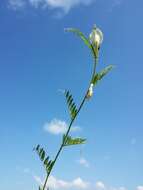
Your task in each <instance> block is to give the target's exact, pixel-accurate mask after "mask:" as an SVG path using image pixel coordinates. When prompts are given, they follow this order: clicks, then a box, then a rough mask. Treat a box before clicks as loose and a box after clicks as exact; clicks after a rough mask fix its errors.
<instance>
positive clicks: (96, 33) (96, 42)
mask: <svg viewBox="0 0 143 190" xmlns="http://www.w3.org/2000/svg"><path fill="white" fill-rule="evenodd" d="M89 40H90V42H91V43H92V45H93V46H94V47H98V48H100V45H101V43H102V42H103V33H102V31H101V30H100V29H99V28H96V26H94V27H93V29H92V32H91V34H90V35H89Z"/></svg>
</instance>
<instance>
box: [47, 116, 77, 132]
mask: <svg viewBox="0 0 143 190" xmlns="http://www.w3.org/2000/svg"><path fill="white" fill-rule="evenodd" d="M67 127H68V125H67V123H66V122H65V121H61V120H59V119H53V120H52V121H51V122H49V123H45V124H44V130H45V131H47V132H49V133H52V134H54V135H59V134H64V133H65V132H66V131H67ZM79 130H80V127H78V126H74V127H72V128H71V131H73V132H75V131H79Z"/></svg>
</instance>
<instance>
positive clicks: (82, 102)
mask: <svg viewBox="0 0 143 190" xmlns="http://www.w3.org/2000/svg"><path fill="white" fill-rule="evenodd" d="M97 61H98V59H97V58H95V62H94V66H93V73H92V77H91V81H90V83H89V86H90V84H91V82H92V80H93V77H94V75H95V72H96V65H97ZM88 89H89V87H88ZM88 89H87V91H86V93H85V95H84V98H83V100H82V101H81V104H80V106H79V108H78V110H77V114H76V115H75V117H74V118H72V119H71V122H70V124H69V126H68V130H67V132H66V134H65V140H66V137H67V136H68V134H69V132H70V129H71V126H72V124H73V122H74V121H75V119H76V118H77V116H78V114H79V112H80V110H81V108H82V107H83V105H84V103H85V100H86V97H87V93H88ZM65 140H63V142H62V144H61V145H60V148H59V150H58V152H57V154H56V156H55V159H54V161H53V165H52V167H51V170H50V171H49V172H48V173H47V176H46V179H45V182H44V185H43V190H45V188H46V185H47V181H48V178H49V175H50V173H51V171H52V169H53V167H54V165H55V163H56V161H57V159H58V157H59V155H60V153H61V151H62V149H63V147H64V143H65Z"/></svg>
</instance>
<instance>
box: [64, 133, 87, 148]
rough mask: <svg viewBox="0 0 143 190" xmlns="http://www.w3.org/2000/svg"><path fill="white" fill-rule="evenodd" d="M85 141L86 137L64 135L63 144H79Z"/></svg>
mask: <svg viewBox="0 0 143 190" xmlns="http://www.w3.org/2000/svg"><path fill="white" fill-rule="evenodd" d="M85 142H86V139H82V138H72V137H71V136H65V135H63V145H64V146H70V145H79V144H84V143H85Z"/></svg>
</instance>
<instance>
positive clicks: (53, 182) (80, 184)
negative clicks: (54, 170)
mask: <svg viewBox="0 0 143 190" xmlns="http://www.w3.org/2000/svg"><path fill="white" fill-rule="evenodd" d="M33 177H34V179H35V181H36V182H37V183H38V184H39V185H43V181H42V180H41V178H40V177H38V176H33ZM47 186H48V187H49V188H51V189H70V188H73V189H74V188H76V189H87V188H88V187H89V183H88V182H86V181H84V180H82V179H81V178H80V177H78V178H76V179H74V180H73V181H65V180H61V179H57V178H55V177H54V176H50V177H49V181H48V183H47Z"/></svg>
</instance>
